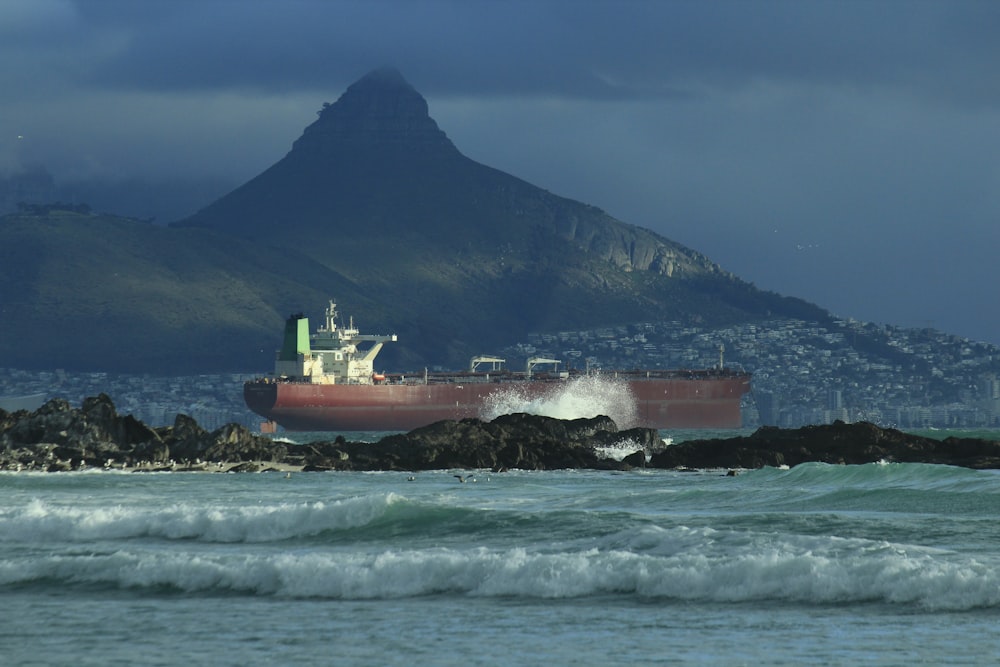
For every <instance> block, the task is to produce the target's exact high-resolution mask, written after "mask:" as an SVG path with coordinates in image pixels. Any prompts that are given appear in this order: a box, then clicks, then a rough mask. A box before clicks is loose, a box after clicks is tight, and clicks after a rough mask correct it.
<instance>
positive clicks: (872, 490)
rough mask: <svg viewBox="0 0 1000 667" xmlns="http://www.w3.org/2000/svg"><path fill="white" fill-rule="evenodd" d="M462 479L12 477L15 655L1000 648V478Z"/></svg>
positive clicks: (885, 473)
mask: <svg viewBox="0 0 1000 667" xmlns="http://www.w3.org/2000/svg"><path fill="white" fill-rule="evenodd" d="M467 473H468V471H457V470H455V471H435V472H420V473H412V474H409V473H399V472H383V473H293V474H291V476H290V477H286V476H285V475H284V474H283V473H273V472H272V473H260V474H212V473H154V474H136V473H123V472H101V471H94V472H79V473H56V474H44V473H30V474H28V473H23V472H22V473H13V472H9V473H0V644H2V646H3V649H2V654H0V655H2V659H0V663H2V664H3V665H9V666H28V665H39V666H41V665H45V666H50V665H74V666H83V665H95V666H96V665H100V666H102V667H106V666H108V665H137V664H142V665H164V666H168V665H169V666H172V665H184V666H190V665H330V664H336V665H400V666H403V665H406V666H410V665H441V666H448V665H462V666H463V667H465V666H468V665H491V666H509V665H538V664H541V663H543V662H547V663H550V664H553V665H653V664H656V665H662V664H675V665H855V664H865V665H943V664H948V665H987V664H995V662H996V660H997V656H998V655H1000V633H997V632H996V627H997V623H998V621H1000V522H998V521H997V517H998V516H1000V473H998V472H994V471H973V470H966V469H961V468H952V467H947V466H931V465H917V464H871V465H864V466H831V465H823V464H806V465H802V466H798V467H796V468H793V469H790V470H785V469H762V470H754V471H742V472H741V473H740V474H738V475H736V476H727V475H726V474H725V471H718V470H708V471H696V472H678V471H660V470H655V471H654V470H636V471H632V472H593V471H548V472H527V471H510V472H506V473H500V474H496V473H491V472H488V471H476V472H475V476H474V478H472V479H467V480H466V481H465V482H461V481H460V480H459V479H458V478H456V477H455V475H459V474H461V475H466V474H467ZM411 477H412V479H411Z"/></svg>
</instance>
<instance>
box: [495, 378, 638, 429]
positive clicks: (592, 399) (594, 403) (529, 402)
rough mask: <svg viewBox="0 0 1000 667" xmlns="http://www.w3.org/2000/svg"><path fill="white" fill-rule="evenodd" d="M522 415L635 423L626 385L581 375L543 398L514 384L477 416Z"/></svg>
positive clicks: (621, 424) (632, 401) (626, 425)
mask: <svg viewBox="0 0 1000 667" xmlns="http://www.w3.org/2000/svg"><path fill="white" fill-rule="evenodd" d="M515 412H526V413H528V414H533V415H541V416H544V417H554V418H556V419H578V418H581V417H597V416H598V415H605V416H607V417H611V419H613V420H614V422H615V423H616V424H617V425H618V427H619V428H631V427H633V426H635V425H636V423H637V422H638V418H637V409H636V404H635V398H634V397H633V396H632V392H631V391H629V387H628V384H627V383H625V382H619V381H615V380H612V379H608V378H602V377H600V376H592V375H588V376H582V377H577V378H573V379H571V380H567V381H566V383H565V385H557V386H556V389H554V390H553V391H552V392H549V393H547V394H545V395H543V396H535V397H529V396H527V395H526V393H525V392H524V389H523V388H522V387H518V386H516V385H514V386H511V387H508V388H505V389H502V390H501V391H498V392H495V393H494V394H492V395H491V396H490V397H489V399H488V400H487V402H486V405H485V406H484V407H483V409H482V411H481V413H480V417H481V418H483V419H485V420H491V419H495V418H497V417H499V416H500V415H506V414H511V413H515Z"/></svg>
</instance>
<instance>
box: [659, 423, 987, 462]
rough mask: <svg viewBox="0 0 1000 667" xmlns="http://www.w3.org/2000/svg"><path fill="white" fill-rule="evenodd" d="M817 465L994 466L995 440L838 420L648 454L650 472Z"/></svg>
mask: <svg viewBox="0 0 1000 667" xmlns="http://www.w3.org/2000/svg"><path fill="white" fill-rule="evenodd" d="M810 461H817V462H822V463H833V464H848V465H850V464H862V463H875V462H878V461H891V462H898V463H941V464H948V465H955V466H962V467H966V468H978V469H985V468H1000V442H997V441H990V440H979V439H971V438H946V439H944V440H935V439H933V438H924V437H921V436H917V435H911V434H909V433H903V432H902V431H897V430H896V429H891V428H881V427H879V426H876V425H875V424H870V423H867V422H859V423H855V424H845V423H844V422H841V421H838V422H835V423H833V424H827V425H822V426H806V427H803V428H799V429H779V428H774V427H763V428H760V429H758V430H757V431H756V432H754V433H753V434H752V435H749V436H745V437H738V438H728V439H714V440H689V441H686V442H683V443H680V444H677V445H673V446H671V447H667V448H665V449H663V450H661V451H659V452H656V453H654V454H653V455H652V457H651V459H650V462H649V467H652V468H761V467H764V466H775V467H777V466H783V465H787V466H796V465H798V464H800V463H806V462H810Z"/></svg>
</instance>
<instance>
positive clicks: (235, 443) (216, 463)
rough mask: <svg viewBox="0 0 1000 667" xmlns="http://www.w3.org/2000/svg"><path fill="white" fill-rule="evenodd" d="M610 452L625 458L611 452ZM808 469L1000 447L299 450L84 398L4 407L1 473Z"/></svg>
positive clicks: (894, 434) (441, 427) (469, 423)
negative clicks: (814, 464)
mask: <svg viewBox="0 0 1000 667" xmlns="http://www.w3.org/2000/svg"><path fill="white" fill-rule="evenodd" d="M608 449H612V450H616V451H617V452H619V453H620V454H621V457H620V458H618V457H616V458H608V456H607V455H605V454H602V452H607V451H608ZM647 461H648V463H647ZM809 461H818V462H823V463H832V464H861V463H874V462H877V461H890V462H900V463H936V464H948V465H956V466H963V467H967V468H979V469H986V468H1000V441H993V440H981V439H974V438H954V437H952V438H947V439H944V440H935V439H932V438H925V437H921V436H917V435H911V434H908V433H903V432H901V431H897V430H895V429H888V428H881V427H879V426H876V425H874V424H870V423H865V422H861V423H855V424H845V423H843V422H836V423H834V424H829V425H822V426H807V427H804V428H799V429H778V428H772V427H764V428H761V429H758V430H757V431H756V432H755V433H753V434H752V435H749V436H744V437H737V438H726V439H712V440H689V441H686V442H683V443H680V444H676V445H671V446H663V443H662V441H661V440H660V436H659V433H658V432H657V431H656V430H655V429H646V428H635V429H628V430H619V429H618V427H617V425H616V424H615V422H614V421H612V420H611V419H610V418H608V417H593V418H588V419H573V420H562V419H553V418H550V417H541V416H537V415H528V414H511V415H504V416H501V417H498V418H496V419H494V420H493V421H489V422H484V421H481V420H479V419H463V420H461V421H441V422H437V423H434V424H430V425H428V426H425V427H423V428H418V429H415V430H413V431H410V432H409V433H400V434H395V435H390V436H387V437H385V438H383V439H382V440H380V441H378V442H375V443H371V442H350V441H347V440H345V439H344V438H343V437H337V438H336V439H335V440H332V441H321V442H311V443H305V444H293V443H284V442H276V441H274V440H272V439H271V438H270V437H266V436H261V435H256V434H254V433H251V432H250V431H249V430H248V429H246V428H244V427H242V426H239V425H237V424H227V425H226V426H223V427H222V428H219V429H216V430H214V431H206V430H205V429H203V428H202V427H201V426H200V425H198V423H197V422H196V421H195V420H194V419H192V418H191V417H188V416H186V415H177V417H176V418H175V420H174V424H173V426H167V427H159V428H152V427H149V426H147V425H145V424H143V423H142V422H140V421H138V420H136V419H135V418H133V417H132V416H130V415H125V416H122V415H119V414H118V412H117V410H116V409H115V406H114V404H113V403H112V402H111V399H110V398H109V397H108V396H106V395H105V394H101V395H99V396H95V397H91V398H88V399H86V400H84V402H83V404H82V405H81V406H80V408H73V407H71V406H70V405H69V403H68V402H66V401H65V400H62V399H53V400H51V401H49V402H48V403H46V404H45V405H43V406H42V407H40V408H39V409H38V410H36V411H34V412H26V411H19V412H14V413H8V412H4V411H2V410H0V469H3V470H43V471H51V472H58V471H69V470H79V469H82V468H105V469H125V470H142V471H169V470H174V471H180V470H186V471H192V470H204V471H227V472H228V471H236V472H258V471H264V470H281V469H293V468H294V469H301V470H316V471H319V470H358V471H368V470H410V471H417V470H441V469H453V468H458V469H478V470H481V469H489V470H494V471H503V470H508V469H514V468H519V469H525V470H553V469H564V468H574V469H579V468H586V469H593V470H631V469H633V468H637V467H650V468H729V469H735V468H760V467H763V466H786V465H787V466H795V465H798V464H800V463H805V462H809Z"/></svg>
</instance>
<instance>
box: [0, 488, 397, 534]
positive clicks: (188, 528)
mask: <svg viewBox="0 0 1000 667" xmlns="http://www.w3.org/2000/svg"><path fill="white" fill-rule="evenodd" d="M400 499H401V498H400V496H397V495H396V494H394V493H385V494H376V495H370V496H362V497H356V498H348V499H344V500H336V501H333V502H309V503H297V504H295V503H289V504H276V505H264V506H261V505H241V506H235V507H201V506H193V505H186V504H176V505H171V506H167V507H159V508H148V507H147V508H143V507H128V506H123V505H118V506H111V507H103V508H95V507H89V508H87V507H82V508H81V507H76V506H63V505H53V504H51V503H47V502H45V501H42V500H33V501H31V502H30V503H28V504H27V505H25V506H23V507H21V508H9V509H7V510H5V511H4V512H3V513H0V542H14V541H20V542H40V541H74V542H86V541H90V540H107V539H128V538H140V537H158V538H166V539H171V540H178V539H195V540H205V541H209V542H273V541H280V540H287V539H292V538H295V537H302V536H311V535H316V534H318V533H321V532H323V531H326V530H344V529H347V528H355V527H358V526H363V525H366V524H368V523H370V522H372V521H373V520H375V519H377V518H378V517H380V516H382V515H384V514H385V512H386V511H387V509H388V508H389V507H390V506H391V505H393V504H394V503H396V502H398V501H399V500H400Z"/></svg>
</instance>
